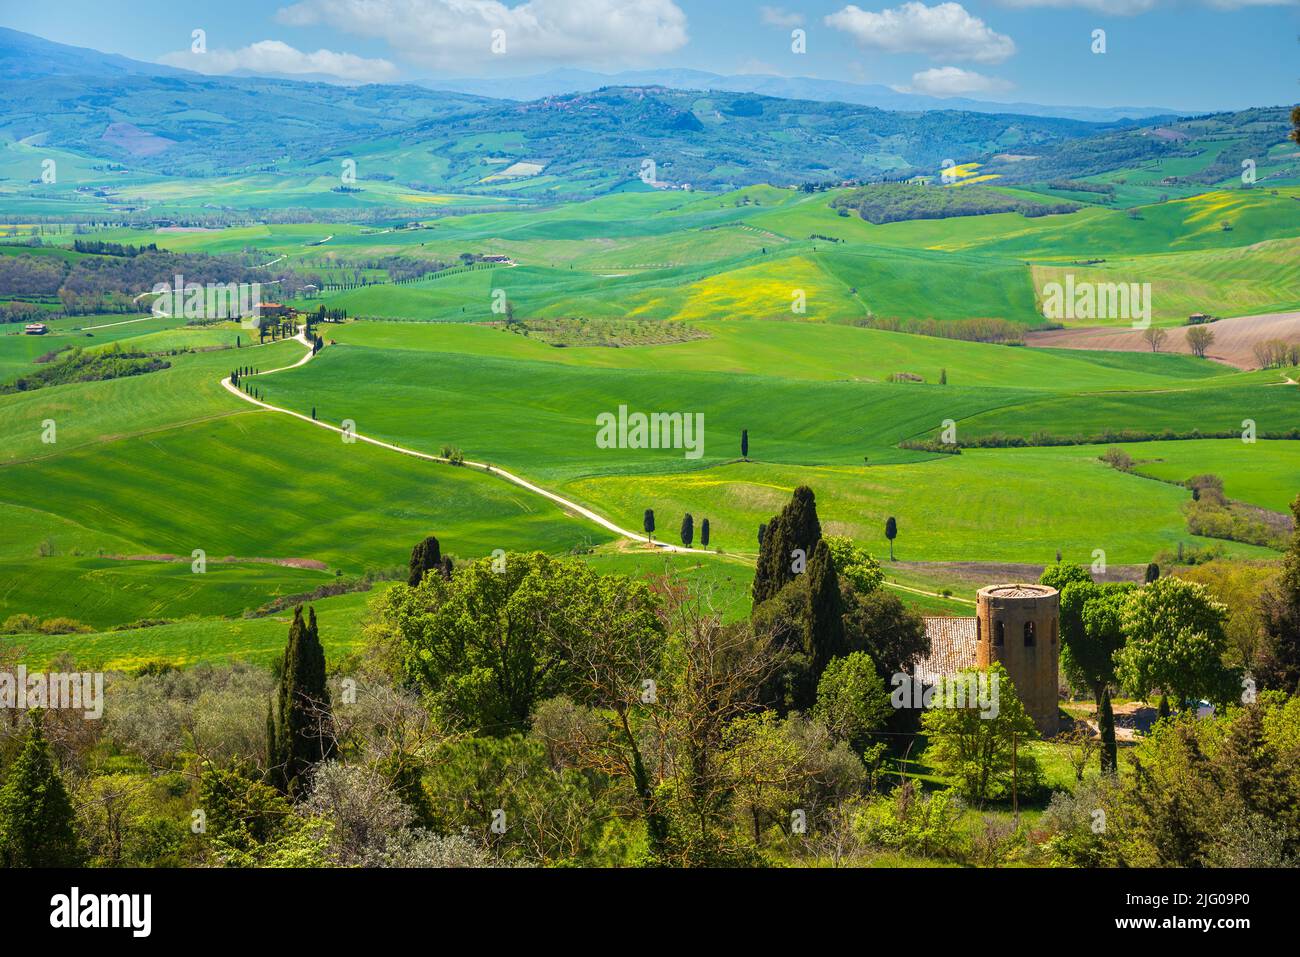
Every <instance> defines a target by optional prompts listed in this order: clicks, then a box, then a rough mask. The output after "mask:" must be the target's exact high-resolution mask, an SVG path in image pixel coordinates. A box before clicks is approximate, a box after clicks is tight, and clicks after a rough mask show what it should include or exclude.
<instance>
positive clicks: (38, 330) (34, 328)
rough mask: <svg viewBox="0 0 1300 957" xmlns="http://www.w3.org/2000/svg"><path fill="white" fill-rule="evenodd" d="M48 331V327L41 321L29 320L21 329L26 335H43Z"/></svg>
mask: <svg viewBox="0 0 1300 957" xmlns="http://www.w3.org/2000/svg"><path fill="white" fill-rule="evenodd" d="M49 331H50V327H49V326H47V325H46V324H45V323H43V322H29V323H27V326H26V327H25V328H24V329H23V334H24V335H28V336H43V335H45V333H47V332H49Z"/></svg>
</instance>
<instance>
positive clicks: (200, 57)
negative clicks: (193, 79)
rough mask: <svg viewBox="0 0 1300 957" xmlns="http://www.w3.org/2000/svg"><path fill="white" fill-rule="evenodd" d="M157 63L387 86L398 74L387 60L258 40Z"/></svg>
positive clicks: (184, 53)
mask: <svg viewBox="0 0 1300 957" xmlns="http://www.w3.org/2000/svg"><path fill="white" fill-rule="evenodd" d="M159 61H160V62H162V63H165V64H167V65H168V66H177V67H182V68H184V69H186V70H194V71H195V72H197V73H207V74H225V73H234V72H236V71H238V70H247V71H249V72H250V73H282V74H287V75H299V74H323V75H325V76H333V77H338V78H339V79H340V80H352V81H356V82H362V83H386V82H390V81H393V80H396V79H397V78H398V77H399V75H400V72H401V71H399V70H398V69H397V67H396V66H395V65H394V64H393V63H391V62H389V61H388V60H369V59H366V58H365V57H359V56H357V55H356V54H355V53H335V52H334V51H333V50H317V51H316V52H315V53H304V52H303V51H302V50H297V49H294V48H293V47H291V46H289V44H287V43H284V42H282V41H280V40H259V41H258V42H257V43H252V44H249V45H248V46H246V47H243V48H241V49H239V50H209V51H208V52H207V53H193V52H191V51H189V50H185V51H178V52H176V53H166V54H164V55H163V56H161V57H159Z"/></svg>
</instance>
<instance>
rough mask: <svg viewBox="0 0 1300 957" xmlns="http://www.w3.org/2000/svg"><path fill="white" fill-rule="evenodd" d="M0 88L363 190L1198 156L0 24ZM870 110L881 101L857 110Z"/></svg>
mask: <svg viewBox="0 0 1300 957" xmlns="http://www.w3.org/2000/svg"><path fill="white" fill-rule="evenodd" d="M0 80H3V82H0V139H12V140H26V141H27V143H28V144H32V145H35V144H37V143H39V144H42V145H45V146H49V147H56V148H65V149H70V150H74V151H78V152H80V153H82V154H84V155H88V156H91V157H97V158H103V159H106V160H110V161H114V162H119V163H123V164H126V165H128V166H129V167H133V168H141V169H149V170H152V171H156V172H161V173H165V174H173V175H213V174H244V173H248V172H252V171H265V172H270V173H294V172H296V173H299V174H301V173H307V172H309V173H311V174H312V175H337V172H336V171H337V169H338V164H339V160H340V158H343V159H348V158H351V159H355V160H356V161H357V162H358V163H359V164H361V165H362V166H363V168H364V170H365V171H366V175H368V176H370V177H372V178H373V179H376V180H383V181H395V182H397V183H399V184H402V185H404V186H408V187H410V188H412V189H417V190H431V191H435V192H436V191H460V192H493V193H510V194H512V195H516V196H519V197H521V198H533V199H538V200H542V201H546V202H552V201H555V200H556V199H561V198H572V197H580V196H592V195H598V194H601V193H605V192H610V191H615V190H625V189H634V190H636V189H652V188H670V187H680V186H685V185H687V184H689V185H690V186H692V187H698V188H706V189H726V188H731V187H737V186H745V185H752V184H757V183H769V184H773V185H779V186H799V185H811V184H818V185H824V184H830V183H839V182H842V181H846V180H847V181H873V180H880V179H899V178H905V177H909V176H912V175H915V174H917V173H931V174H932V173H934V172H935V171H936V170H937V169H938V168H939V167H940V165H941V164H942V163H943V162H944V161H945V160H951V161H953V162H956V163H968V162H978V163H982V164H984V169H983V170H982V171H981V172H982V173H985V174H995V175H998V176H1000V177H1002V182H1004V183H1011V182H1029V181H1035V180H1040V181H1041V180H1062V179H1068V178H1070V177H1073V176H1080V175H1087V174H1089V173H1095V172H1101V171H1104V170H1108V169H1115V168H1119V167H1120V166H1125V165H1132V164H1134V163H1140V162H1147V161H1152V160H1156V159H1160V158H1162V157H1168V156H1175V155H1177V156H1183V155H1195V154H1196V153H1197V152H1198V151H1200V150H1203V147H1201V146H1196V145H1195V144H1194V143H1192V142H1191V141H1190V138H1189V135H1182V134H1179V135H1174V133H1171V131H1170V130H1169V129H1167V128H1166V127H1168V126H1170V124H1171V123H1173V118H1172V117H1167V116H1164V115H1163V113H1164V111H1156V110H1155V109H1154V108H1151V110H1149V111H1148V110H1136V112H1138V113H1147V112H1159V113H1160V114H1161V118H1160V119H1159V120H1158V121H1156V122H1151V118H1150V117H1149V116H1144V119H1146V120H1147V122H1145V123H1144V122H1142V121H1141V120H1135V119H1132V118H1128V117H1127V116H1126V115H1125V114H1126V113H1127V112H1132V111H1125V110H1122V109H1117V110H1093V111H1086V112H1088V119H1087V120H1084V119H1080V118H1077V117H1070V116H1064V117H1063V116H1058V115H1055V114H1053V113H1052V112H1050V109H1051V108H1048V107H1035V106H1033V105H1027V104H989V103H977V102H975V101H966V100H937V99H934V98H932V97H923V96H917V95H913V94H902V93H895V92H894V91H892V90H886V89H884V88H882V87H870V86H862V85H859V84H852V83H835V82H831V81H821V80H814V79H807V78H802V79H799V78H796V79H789V78H782V77H761V76H750V77H719V76H716V75H715V74H710V73H701V72H698V71H687V70H654V71H642V72H637V73H621V74H616V75H613V76H606V75H604V74H599V73H590V72H586V71H579V70H557V71H553V72H551V73H548V74H544V75H543V76H541V77H535V78H525V79H524V80H512V81H482V80H480V81H472V82H471V81H463V82H461V83H460V84H459V87H460V88H459V89H431V88H429V87H426V86H421V85H416V84H405V85H383V84H367V85H362V86H339V85H333V84H327V83H320V82H310V81H304V80H301V79H296V80H291V79H278V78H268V77H261V76H253V77H233V76H232V77H215V76H204V75H201V74H198V73H193V72H189V71H186V70H180V69H175V68H172V67H167V66H161V65H158V64H148V63H140V62H137V61H134V60H130V59H128V58H126V57H121V56H115V55H111V54H104V53H100V52H97V51H95V50H89V49H84V48H80V47H71V46H65V45H63V44H58V43H52V42H50V41H48V40H43V39H41V38H39V37H34V36H31V35H29V34H24V33H19V32H17V31H14V30H7V29H0ZM611 82H616V83H618V84H621V85H611ZM724 83H730V84H732V85H734V86H743V87H744V88H743V89H740V90H729V89H724V88H723V84H724ZM502 84H507V85H502ZM441 85H442V86H444V87H445V86H447V84H441ZM452 85H453V86H456V85H457V84H452ZM575 86H582V87H591V88H592V89H585V90H581V91H578V92H570V90H571V89H572V88H573V87H575ZM702 90H708V91H709V92H701V91H702ZM774 93H775V94H779V95H773V94H774ZM488 94H494V95H488ZM873 97H874V98H875V100H876V102H877V103H879V104H881V105H873V104H871V103H868V102H864V101H865V100H868V99H870V98H873ZM963 105H969V106H970V108H969V109H959V108H958V107H960V106H963ZM936 106H937V107H940V108H935V107H936ZM1062 109H1063V110H1068V109H1069V108H1062ZM1030 110H1039V111H1044V112H1040V113H1032V112H1029V111H1030ZM1013 111H1024V112H1013ZM1076 112H1077V111H1076ZM1117 116H1118V117H1120V118H1118V119H1117V118H1116V117H1117ZM1284 120H1285V117H1284V115H1283V111H1281V110H1276V109H1272V110H1262V111H1243V112H1242V113H1239V114H1224V115H1223V119H1222V120H1221V121H1215V123H1216V124H1217V126H1216V128H1220V129H1222V130H1223V131H1225V132H1227V131H1232V132H1234V133H1235V134H1236V135H1237V136H1238V137H1252V138H1253V139H1251V140H1250V142H1251V148H1252V149H1254V150H1256V153H1249V154H1247V155H1257V154H1258V155H1264V154H1263V153H1258V151H1259V150H1267V149H1268V148H1269V147H1270V146H1271V145H1274V144H1275V143H1276V142H1279V141H1281V139H1282V138H1283V136H1284V135H1285V128H1286V127H1285V122H1284ZM1099 121H1101V122H1099ZM1204 125H1205V124H1204V123H1202V126H1204ZM1152 133H1155V134H1157V135H1151V134H1152ZM1255 140H1258V142H1255ZM1189 144H1190V145H1189ZM1234 155H1235V154H1234ZM1225 168H1226V167H1225ZM647 169H649V172H648V173H647ZM1210 172H1212V173H1213V175H1214V176H1216V177H1218V178H1220V179H1222V178H1224V177H1225V176H1227V175H1229V174H1230V173H1231V172H1232V171H1231V170H1230V169H1229V170H1228V171H1227V172H1224V170H1223V169H1220V168H1219V167H1218V166H1214V168H1213V169H1212V170H1210Z"/></svg>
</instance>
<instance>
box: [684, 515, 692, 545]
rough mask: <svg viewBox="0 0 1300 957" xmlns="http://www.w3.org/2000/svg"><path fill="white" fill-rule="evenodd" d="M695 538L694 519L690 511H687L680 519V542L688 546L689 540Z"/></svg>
mask: <svg viewBox="0 0 1300 957" xmlns="http://www.w3.org/2000/svg"><path fill="white" fill-rule="evenodd" d="M694 539H695V519H694V518H692V517H691V513H690V512H687V513H686V517H685V518H683V519H682V544H683V545H685V546H686V547H687V548H690V546H691V542H692V541H694Z"/></svg>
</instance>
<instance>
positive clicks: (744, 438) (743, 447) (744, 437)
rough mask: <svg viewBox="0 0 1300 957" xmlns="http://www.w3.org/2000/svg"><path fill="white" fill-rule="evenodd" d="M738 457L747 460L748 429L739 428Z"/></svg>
mask: <svg viewBox="0 0 1300 957" xmlns="http://www.w3.org/2000/svg"><path fill="white" fill-rule="evenodd" d="M740 457H741V458H742V459H744V460H745V461H749V429H741V430H740Z"/></svg>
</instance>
